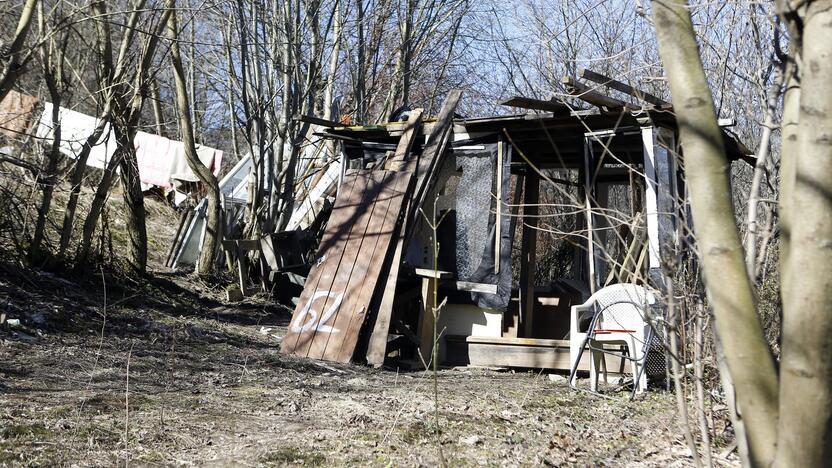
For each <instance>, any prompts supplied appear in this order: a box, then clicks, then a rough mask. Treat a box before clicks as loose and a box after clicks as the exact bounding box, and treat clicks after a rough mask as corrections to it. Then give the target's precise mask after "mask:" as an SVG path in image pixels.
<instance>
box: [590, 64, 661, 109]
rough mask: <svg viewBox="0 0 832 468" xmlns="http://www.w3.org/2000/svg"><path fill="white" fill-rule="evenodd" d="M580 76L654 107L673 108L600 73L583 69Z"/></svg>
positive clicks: (654, 97)
mask: <svg viewBox="0 0 832 468" xmlns="http://www.w3.org/2000/svg"><path fill="white" fill-rule="evenodd" d="M578 76H580V77H581V78H583V79H586V80H589V81H594V82H596V83H598V84H602V85H604V86H606V87H608V88H612V89H614V90H616V91H621V92H622V93H624V94H629V95H630V96H633V97H634V98H636V99H639V100H641V101H644V102H647V103H649V104H653V105H654V106H658V107H663V108H665V107H671V104H670V103H669V102H667V101H665V100H664V99H661V98H659V97H658V96H654V95H652V94H650V93H647V92H645V91H642V90H640V89H638V88H634V87H632V86H630V85H628V84H624V83H622V82H620V81H618V80H615V79H612V78H610V77H608V76H605V75H602V74H600V73H596V72H594V71H592V70H587V69H586V68H583V69H581V71H579V72H578Z"/></svg>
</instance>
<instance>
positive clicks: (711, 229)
mask: <svg viewBox="0 0 832 468" xmlns="http://www.w3.org/2000/svg"><path fill="white" fill-rule="evenodd" d="M653 19H654V24H655V27H656V33H657V36H658V43H659V54H660V56H661V59H662V63H663V64H664V67H665V70H666V73H667V76H668V82H669V85H670V92H671V95H672V97H673V101H674V103H675V108H676V111H677V113H676V119H677V122H678V125H679V134H680V139H681V146H682V148H684V151H685V155H684V157H685V160H686V164H685V167H686V170H687V181H688V187H689V190H690V197H691V208H692V211H693V217H694V222H695V232H696V234H697V242H698V245H699V252H700V255H701V256H702V264H703V271H704V278H705V284H706V288H707V291H708V296H709V298H710V302H711V304H712V305H713V309H714V316H715V318H716V323H717V329H718V331H719V332H720V333H723V334H725V336H726V337H729V338H727V339H723V340H722V344H723V346H724V347H725V357H726V360H727V364H728V368H729V370H730V372H731V376H732V378H733V380H734V383H735V385H736V388H737V399H738V403H739V407H740V410H741V411H742V413H743V416H744V419H745V421H746V422H748V424H747V425H746V428H747V430H748V440H749V448H750V452H751V462H752V464H754V465H760V466H763V465H766V464H768V463H771V461H772V460H773V459H774V450H775V447H776V442H777V432H776V421H777V396H778V388H777V372H776V370H775V367H774V360H773V359H772V356H771V352H770V350H769V347H768V343H767V342H766V341H765V337H764V335H763V330H762V326H761V324H760V321H759V318H758V316H757V313H756V310H755V303H754V296H753V293H752V289H751V284H750V281H749V279H748V275H747V273H746V269H745V262H744V259H743V253H742V245H741V243H740V239H739V234H738V232H737V227H736V224H735V220H734V214H733V209H732V203H731V192H730V187H729V180H728V172H727V168H728V167H729V165H728V162H727V159H726V157H725V147H724V144H723V141H722V131H721V130H720V128H719V125H718V124H717V118H716V112H715V110H714V104H713V98H712V96H711V93H710V89H709V87H708V82H707V79H706V78H705V73H704V70H703V68H702V62H701V61H700V58H699V50H698V48H697V44H696V36H695V33H694V31H693V25H692V22H691V17H690V10H689V9H688V5H687V2H676V1H673V2H671V1H668V0H662V1H659V0H656V1H654V2H653Z"/></svg>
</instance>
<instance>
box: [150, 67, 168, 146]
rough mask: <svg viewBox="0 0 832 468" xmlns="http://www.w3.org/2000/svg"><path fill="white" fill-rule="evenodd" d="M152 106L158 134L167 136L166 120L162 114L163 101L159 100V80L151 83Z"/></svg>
mask: <svg viewBox="0 0 832 468" xmlns="http://www.w3.org/2000/svg"><path fill="white" fill-rule="evenodd" d="M150 104H151V107H152V108H153V120H154V122H155V123H156V134H157V135H161V136H165V128H164V123H165V118H164V116H163V114H162V100H161V99H160V98H159V79H158V78H157V79H155V80H153V82H151V83H150Z"/></svg>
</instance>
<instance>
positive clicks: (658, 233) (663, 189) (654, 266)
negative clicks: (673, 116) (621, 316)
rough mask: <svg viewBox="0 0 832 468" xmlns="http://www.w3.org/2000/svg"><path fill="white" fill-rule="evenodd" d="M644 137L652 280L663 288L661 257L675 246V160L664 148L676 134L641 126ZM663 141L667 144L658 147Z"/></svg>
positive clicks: (670, 252)
mask: <svg viewBox="0 0 832 468" xmlns="http://www.w3.org/2000/svg"><path fill="white" fill-rule="evenodd" d="M641 138H642V142H643V144H644V178H645V195H644V203H645V205H646V209H647V249H648V266H649V277H650V279H652V280H653V281H654V282H656V284H657V285H663V284H664V276H663V275H662V274H661V266H662V258H663V257H665V258H666V256H668V255H671V254H672V252H673V249H674V247H675V244H676V239H675V237H676V228H675V223H676V216H675V214H676V170H675V161H674V160H673V157H672V154H671V153H670V151H668V150H667V146H664V145H672V143H673V135H672V133H671V132H670V131H669V130H667V129H662V128H659V127H642V129H641ZM660 138H661V140H662V142H663V144H664V145H660V144H659V139H660ZM671 147H672V146H671Z"/></svg>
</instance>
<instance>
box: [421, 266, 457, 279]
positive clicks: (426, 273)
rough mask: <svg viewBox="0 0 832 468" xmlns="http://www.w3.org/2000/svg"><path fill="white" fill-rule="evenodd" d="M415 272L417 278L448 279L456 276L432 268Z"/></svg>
mask: <svg viewBox="0 0 832 468" xmlns="http://www.w3.org/2000/svg"><path fill="white" fill-rule="evenodd" d="M413 271H414V272H415V273H416V276H421V277H422V278H436V279H447V278H453V276H454V274H453V273H451V272H450V271H441V270H433V269H431V268H414V269H413Z"/></svg>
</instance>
